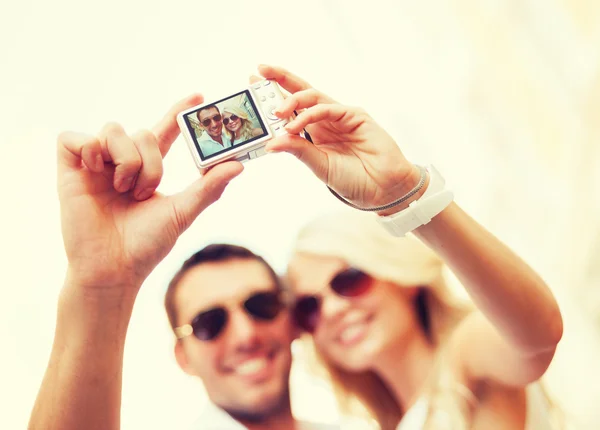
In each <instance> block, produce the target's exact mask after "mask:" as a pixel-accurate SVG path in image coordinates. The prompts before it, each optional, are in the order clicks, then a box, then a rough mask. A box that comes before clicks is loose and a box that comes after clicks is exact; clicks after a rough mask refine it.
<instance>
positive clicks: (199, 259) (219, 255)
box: [165, 243, 282, 329]
mask: <svg viewBox="0 0 600 430" xmlns="http://www.w3.org/2000/svg"><path fill="white" fill-rule="evenodd" d="M234 259H243V260H256V261H258V262H259V263H261V264H263V265H264V266H265V268H266V269H267V271H268V272H269V274H270V275H271V277H272V278H273V281H274V282H275V285H276V286H277V289H278V290H281V289H282V285H281V281H280V279H279V276H277V274H276V273H275V271H274V270H273V268H272V267H271V266H270V265H269V263H267V262H266V261H265V259H264V258H262V257H261V256H259V255H257V254H255V253H254V252H252V251H250V250H249V249H247V248H244V247H243V246H238V245H231V244H227V243H215V244H211V245H208V246H205V247H204V248H202V249H201V250H199V251H198V252H196V253H195V254H193V255H192V256H191V257H190V258H188V259H187V260H186V261H185V262H184V263H183V264H182V266H181V268H180V269H179V270H178V271H177V273H176V274H175V276H174V277H173V279H172V280H171V282H169V286H168V288H167V292H166V294H165V310H166V311H167V317H168V318H169V323H170V324H171V328H173V329H174V328H175V327H177V325H178V323H177V309H176V306H175V294H176V292H177V286H178V285H179V282H180V281H181V278H183V276H184V275H185V274H186V273H187V272H188V271H189V270H190V269H191V268H192V267H195V266H198V265H200V264H202V263H212V262H219V261H228V260H234Z"/></svg>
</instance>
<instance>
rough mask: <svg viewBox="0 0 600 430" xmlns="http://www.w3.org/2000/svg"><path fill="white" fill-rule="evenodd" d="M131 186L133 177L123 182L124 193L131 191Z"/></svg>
mask: <svg viewBox="0 0 600 430" xmlns="http://www.w3.org/2000/svg"><path fill="white" fill-rule="evenodd" d="M131 184H133V176H130V177H129V178H127V179H125V180H124V181H123V182H121V187H120V188H121V190H122V191H123V192H126V191H129V189H130V188H131Z"/></svg>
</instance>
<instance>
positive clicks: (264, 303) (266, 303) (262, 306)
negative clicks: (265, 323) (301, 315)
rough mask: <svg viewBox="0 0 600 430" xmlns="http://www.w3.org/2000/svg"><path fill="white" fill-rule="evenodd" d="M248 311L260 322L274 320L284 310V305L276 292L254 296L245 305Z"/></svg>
mask: <svg viewBox="0 0 600 430" xmlns="http://www.w3.org/2000/svg"><path fill="white" fill-rule="evenodd" d="M244 307H245V308H246V310H247V311H248V312H249V313H250V314H251V315H252V316H253V317H255V318H257V319H260V320H272V319H274V318H275V317H276V316H277V315H279V312H280V311H281V309H282V308H283V303H281V300H280V298H279V294H277V293H276V292H266V293H258V294H254V295H253V296H252V297H250V298H249V299H248V300H246V302H245V303H244Z"/></svg>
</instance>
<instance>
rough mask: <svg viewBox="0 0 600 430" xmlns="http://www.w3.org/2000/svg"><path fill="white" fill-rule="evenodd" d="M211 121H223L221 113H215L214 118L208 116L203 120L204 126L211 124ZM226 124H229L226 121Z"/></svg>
mask: <svg viewBox="0 0 600 430" xmlns="http://www.w3.org/2000/svg"><path fill="white" fill-rule="evenodd" d="M211 121H214V122H221V115H215V116H213V117H212V118H206V119H205V120H203V121H202V125H203V126H204V127H208V126H209V125H210V122H211ZM225 124H227V123H225Z"/></svg>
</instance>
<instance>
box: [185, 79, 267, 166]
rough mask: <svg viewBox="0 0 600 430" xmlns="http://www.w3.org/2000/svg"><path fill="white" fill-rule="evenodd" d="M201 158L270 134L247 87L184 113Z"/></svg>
mask: <svg viewBox="0 0 600 430" xmlns="http://www.w3.org/2000/svg"><path fill="white" fill-rule="evenodd" d="M184 118H185V123H186V125H187V127H188V130H189V132H190V134H191V136H192V137H193V139H194V143H195V144H196V148H197V149H198V153H199V154H200V158H202V160H206V159H208V158H211V157H214V156H216V155H218V154H222V153H224V152H227V151H231V150H232V149H234V148H237V147H239V146H240V145H246V144H248V143H250V142H254V141H255V140H257V139H260V138H261V137H264V136H266V135H267V134H268V132H267V129H266V127H265V125H264V123H263V121H262V119H261V117H260V115H259V114H258V110H257V109H256V106H255V105H254V101H253V100H252V97H250V92H249V91H248V90H245V91H242V92H240V93H237V94H234V95H233V96H230V97H227V98H225V99H222V100H219V101H218V102H215V103H212V104H209V105H205V106H203V107H201V108H198V109H196V110H194V111H192V112H189V113H188V114H186V115H184Z"/></svg>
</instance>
